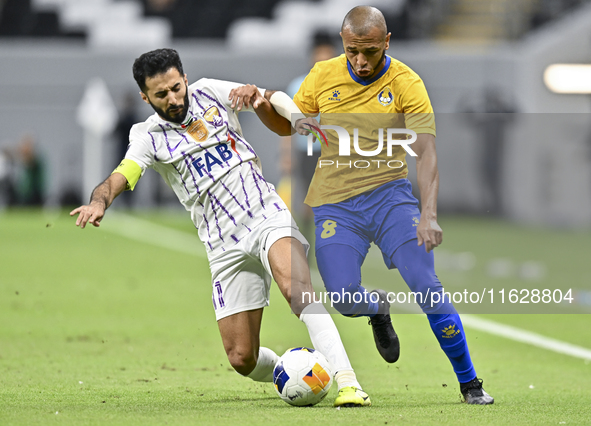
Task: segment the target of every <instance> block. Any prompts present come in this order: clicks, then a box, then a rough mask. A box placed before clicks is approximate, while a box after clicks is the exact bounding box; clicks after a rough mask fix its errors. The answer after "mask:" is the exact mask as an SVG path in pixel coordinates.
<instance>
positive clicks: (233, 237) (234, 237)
mask: <svg viewBox="0 0 591 426" xmlns="http://www.w3.org/2000/svg"><path fill="white" fill-rule="evenodd" d="M230 237H232V239H233V240H234V241H235V242H236V243H239V242H240V240H239V239H238V238H236V235H234V234H232V235H230Z"/></svg>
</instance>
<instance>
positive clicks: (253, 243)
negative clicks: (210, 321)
mask: <svg viewBox="0 0 591 426" xmlns="http://www.w3.org/2000/svg"><path fill="white" fill-rule="evenodd" d="M284 237H293V238H295V239H297V240H298V241H300V242H301V243H302V245H303V246H304V249H305V250H306V254H308V249H309V247H310V245H309V244H308V241H307V240H306V239H305V238H304V236H303V235H302V234H301V232H300V231H299V229H298V226H297V225H296V223H295V221H294V220H293V218H292V216H291V214H290V213H289V211H288V210H284V211H281V212H277V213H276V214H274V215H272V216H270V217H269V218H267V219H265V220H264V221H262V222H261V223H260V224H259V225H257V226H256V227H255V228H253V229H252V231H251V232H250V233H248V235H246V236H245V237H244V238H243V239H242V240H240V242H239V243H238V244H236V245H235V246H234V247H232V248H230V249H227V250H226V251H224V252H221V253H216V254H215V255H213V256H211V257H210V258H209V268H210V269H211V278H212V280H211V282H212V286H213V295H212V301H213V307H214V309H215V317H216V320H217V321H219V320H220V319H222V318H225V317H227V316H230V315H233V314H237V313H239V312H244V311H249V310H252V309H258V308H263V307H265V306H269V293H270V289H271V280H272V274H271V266H270V264H269V258H268V254H269V249H270V248H271V246H272V245H273V243H275V242H276V241H277V240H279V239H280V238H284Z"/></svg>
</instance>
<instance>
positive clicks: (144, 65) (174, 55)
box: [133, 49, 185, 92]
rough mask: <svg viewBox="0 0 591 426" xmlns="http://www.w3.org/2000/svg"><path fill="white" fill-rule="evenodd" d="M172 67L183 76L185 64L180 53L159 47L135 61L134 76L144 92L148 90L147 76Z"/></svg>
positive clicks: (152, 75) (160, 72) (163, 71)
mask: <svg viewBox="0 0 591 426" xmlns="http://www.w3.org/2000/svg"><path fill="white" fill-rule="evenodd" d="M171 68H176V69H177V70H178V72H179V74H180V75H181V76H182V75H184V74H185V73H184V72H183V64H182V63H181V58H180V57H179V54H178V52H177V51H176V50H174V49H157V50H152V51H150V52H146V53H144V54H143V55H141V56H140V57H139V58H137V59H136V60H135V62H134V63H133V78H134V79H135V81H136V83H137V85H138V86H139V87H140V89H141V90H142V92H145V91H146V78H151V77H154V76H155V75H157V74H162V73H165V72H166V71H168V70H169V69H171Z"/></svg>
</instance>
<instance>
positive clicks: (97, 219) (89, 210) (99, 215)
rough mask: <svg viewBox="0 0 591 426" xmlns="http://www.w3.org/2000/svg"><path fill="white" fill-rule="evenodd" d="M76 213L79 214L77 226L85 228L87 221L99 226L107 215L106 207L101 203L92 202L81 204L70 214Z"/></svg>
mask: <svg viewBox="0 0 591 426" xmlns="http://www.w3.org/2000/svg"><path fill="white" fill-rule="evenodd" d="M75 214H78V219H76V226H79V227H80V228H81V229H84V227H85V226H86V224H87V223H91V224H92V225H93V226H96V227H97V228H98V227H99V226H100V225H101V220H102V219H103V216H104V215H105V209H104V208H103V206H102V205H100V204H99V203H90V204H89V205H86V206H80V207H78V208H76V209H74V210H72V211H71V212H70V216H74V215H75Z"/></svg>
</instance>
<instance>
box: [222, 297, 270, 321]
mask: <svg viewBox="0 0 591 426" xmlns="http://www.w3.org/2000/svg"><path fill="white" fill-rule="evenodd" d="M267 306H269V301H265V302H262V303H256V304H253V305H248V306H241V307H239V308H234V309H231V310H229V311H224V312H223V313H220V314H219V315H218V314H217V312H216V314H215V320H216V321H219V320H221V319H223V318H226V317H229V316H230V315H234V314H239V313H240V312H245V311H252V310H254V309H259V308H265V307H267Z"/></svg>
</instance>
